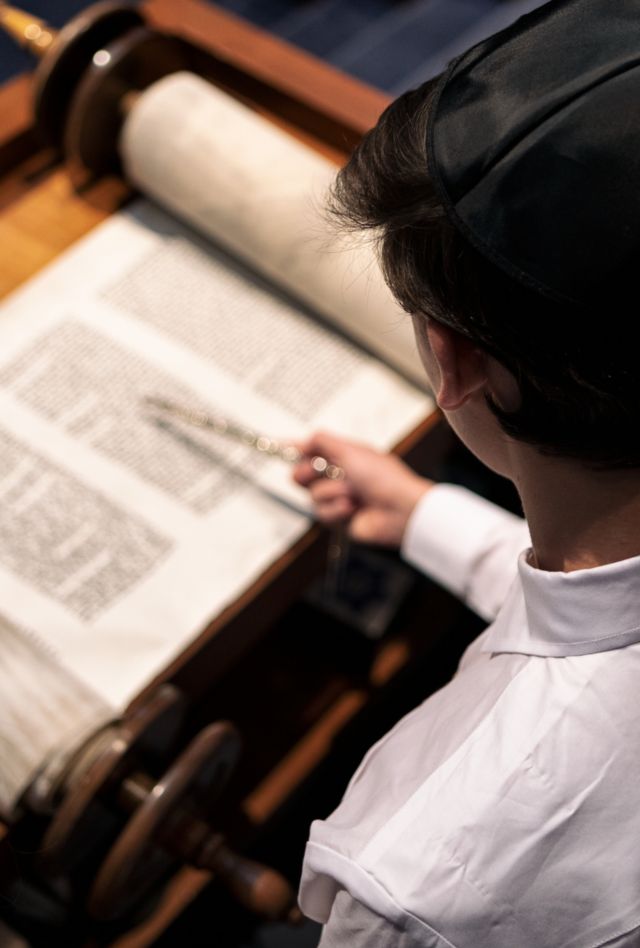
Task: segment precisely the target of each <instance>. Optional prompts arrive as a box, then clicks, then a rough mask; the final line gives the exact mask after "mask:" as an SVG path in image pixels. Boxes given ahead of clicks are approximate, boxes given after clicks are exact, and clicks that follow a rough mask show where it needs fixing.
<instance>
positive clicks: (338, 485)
mask: <svg viewBox="0 0 640 948" xmlns="http://www.w3.org/2000/svg"><path fill="white" fill-rule="evenodd" d="M309 492H310V494H311V498H312V500H313V502H314V504H319V503H322V502H323V501H325V500H334V499H335V498H336V497H349V499H352V498H351V491H350V489H349V485H348V484H347V482H346V481H330V480H327V479H326V478H325V479H324V480H317V481H314V482H313V483H312V484H310V485H309Z"/></svg>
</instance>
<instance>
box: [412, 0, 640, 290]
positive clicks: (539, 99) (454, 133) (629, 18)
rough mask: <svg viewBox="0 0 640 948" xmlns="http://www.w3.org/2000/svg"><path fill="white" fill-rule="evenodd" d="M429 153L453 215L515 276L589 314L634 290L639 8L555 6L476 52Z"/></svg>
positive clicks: (450, 82)
mask: <svg viewBox="0 0 640 948" xmlns="http://www.w3.org/2000/svg"><path fill="white" fill-rule="evenodd" d="M427 147H428V149H429V160H430V170H431V173H432V175H433V178H434V181H435V184H436V187H437V188H438V189H439V191H440V195H441V198H442V200H443V201H444V204H445V207H446V209H447V213H448V215H449V217H450V219H451V220H452V222H453V223H454V224H455V225H456V226H457V227H458V228H459V229H460V230H461V231H462V232H463V233H464V235H465V236H466V237H467V239H468V240H469V241H470V242H471V243H472V244H473V245H474V246H475V247H476V248H477V249H478V250H479V251H480V252H481V253H482V254H483V255H484V256H485V257H487V258H489V259H490V260H491V261H493V262H494V263H495V264H496V265H497V266H499V267H501V268H502V269H503V270H505V271H506V272H507V273H509V274H510V275H511V276H512V277H515V278H516V279H517V280H519V281H520V282H522V283H524V284H526V285H528V286H530V287H532V288H533V289H535V290H537V291H538V292H540V293H543V294H545V295H546V296H549V297H552V298H554V299H556V300H559V301H568V302H571V303H574V304H578V305H580V306H583V305H590V304H593V303H594V301H597V300H598V299H602V298H605V296H606V295H607V289H608V288H609V287H614V288H615V290H616V291H617V292H620V291H621V288H622V287H625V286H626V287H630V286H635V284H636V282H637V276H636V274H637V273H638V271H640V2H639V0H552V2H550V3H547V4H545V5H544V6H543V7H540V8H539V9H537V10H535V11H534V12H533V13H531V14H529V15H527V16H525V17H523V18H522V19H520V20H518V21H517V22H516V23H515V24H514V25H513V26H511V27H510V28H509V29H507V30H504V31H503V32H502V33H498V34H497V35H496V36H493V37H491V38H490V39H488V40H486V41H484V42H482V43H480V44H479V45H477V46H475V47H473V49H471V50H469V51H468V52H467V53H465V54H464V55H463V56H461V57H460V58H459V59H457V60H455V61H454V62H453V63H452V64H451V66H450V68H449V69H448V71H447V72H446V73H445V74H444V76H443V77H442V79H441V80H440V82H439V87H438V89H437V91H436V99H435V101H434V106H433V108H432V112H431V118H430V122H429V129H428V132H427ZM632 280H633V283H632V282H631V281H632Z"/></svg>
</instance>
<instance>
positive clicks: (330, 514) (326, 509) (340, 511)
mask: <svg viewBox="0 0 640 948" xmlns="http://www.w3.org/2000/svg"><path fill="white" fill-rule="evenodd" d="M314 509H315V514H316V517H317V519H318V520H320V521H321V522H322V523H327V524H332V523H340V522H341V521H343V520H348V519H349V518H350V517H351V516H353V513H354V510H355V505H354V503H353V501H352V500H350V498H349V497H344V496H343V497H334V498H333V499H331V500H324V501H322V502H321V503H319V504H315V505H314Z"/></svg>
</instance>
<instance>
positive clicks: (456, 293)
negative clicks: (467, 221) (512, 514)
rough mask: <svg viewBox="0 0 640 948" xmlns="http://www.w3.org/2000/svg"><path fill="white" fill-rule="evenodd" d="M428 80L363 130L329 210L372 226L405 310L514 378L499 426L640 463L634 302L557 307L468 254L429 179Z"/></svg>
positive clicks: (556, 448) (619, 298) (549, 443)
mask: <svg viewBox="0 0 640 948" xmlns="http://www.w3.org/2000/svg"><path fill="white" fill-rule="evenodd" d="M434 87H435V80H433V81H431V82H429V83H426V84H425V85H423V86H421V87H420V88H419V89H416V90H413V91H410V92H407V93H405V94H404V95H402V96H400V98H399V99H397V100H396V101H395V102H393V103H392V104H391V105H390V106H389V108H387V109H386V111H385V112H384V113H383V114H382V116H381V118H380V120H379V121H378V123H377V125H376V126H375V128H373V129H372V130H371V131H370V132H368V134H367V135H365V137H364V138H363V140H362V142H361V143H360V144H359V146H358V147H357V148H356V150H355V152H354V153H353V155H352V157H351V159H350V160H349V162H348V163H347V165H346V166H345V167H344V168H343V169H342V171H341V172H340V173H339V175H338V178H337V181H336V184H335V186H334V190H333V195H332V200H331V212H332V214H333V215H334V216H335V217H337V218H338V220H339V221H340V223H341V224H342V225H346V226H348V227H349V228H358V229H360V228H367V229H368V228H373V229H376V230H377V231H378V234H379V241H380V243H379V250H380V258H381V263H382V268H383V271H384V274H385V278H386V280H387V282H388V284H389V286H390V288H391V290H392V292H393V293H394V295H395V296H396V298H397V299H398V301H399V302H400V304H401V305H402V306H403V307H404V309H405V310H407V312H409V313H411V314H412V315H424V316H429V317H432V318H433V319H435V320H439V321H441V322H443V323H446V324H447V325H449V326H451V327H453V328H454V329H456V330H457V331H459V332H461V333H462V334H463V335H465V336H467V337H469V338H471V339H472V340H473V341H474V342H475V343H476V344H477V345H478V346H480V347H482V348H484V349H485V350H486V351H487V352H489V353H490V354H491V355H493V356H494V357H495V358H496V359H498V360H499V361H500V362H501V363H502V364H503V365H505V366H506V367H507V368H508V369H510V370H511V372H512V373H513V374H514V375H515V377H516V379H517V381H518V383H519V386H520V391H521V396H522V397H521V406H520V408H519V409H518V410H517V411H515V412H511V413H507V412H504V411H502V410H501V409H500V408H499V407H498V406H497V405H495V404H494V403H492V402H491V401H489V404H490V407H491V409H492V411H493V412H494V413H495V415H496V416H497V417H498V419H499V421H500V423H501V425H502V427H503V428H504V430H505V431H506V432H508V433H509V434H510V435H511V436H513V437H514V438H516V439H519V440H522V441H527V442H529V443H531V444H534V445H536V446H538V447H539V448H540V449H541V450H543V451H544V452H545V453H548V454H554V455H558V456H564V457H573V458H579V459H581V460H583V461H585V462H587V463H588V464H590V465H592V466H595V467H599V468H625V467H626V468H630V467H637V466H640V439H637V437H636V431H637V428H638V426H639V424H640V384H639V382H640V379H639V376H638V373H637V370H636V368H635V366H636V363H637V361H638V354H637V352H636V347H635V344H634V343H635V325H634V321H635V319H636V318H637V315H636V309H637V308H638V306H640V303H637V304H636V305H635V306H634V307H633V308H632V305H631V303H630V302H629V295H628V294H627V293H623V292H622V288H620V289H619V291H618V292H617V293H616V292H614V290H610V291H608V297H607V299H606V300H604V301H602V300H599V301H597V302H596V303H594V305H593V308H591V309H585V308H582V307H580V308H578V307H574V306H571V305H567V304H563V303H558V302H555V301H552V300H549V299H546V298H545V297H543V296H541V295H540V294H538V293H537V292H536V291H534V290H531V289H529V288H527V287H525V286H524V285H521V284H519V283H518V282H516V281H515V280H514V279H512V278H511V277H509V276H507V275H506V273H504V272H503V271H502V270H500V269H499V268H498V267H497V266H495V265H494V264H492V263H490V262H489V261H488V260H487V259H485V258H484V257H483V256H482V255H481V254H480V253H479V252H478V251H477V250H475V248H474V247H473V246H472V245H471V244H470V243H469V242H468V241H467V240H466V239H465V238H464V237H463V236H462V235H461V234H460V233H459V231H458V230H457V229H456V228H455V227H454V226H453V224H452V223H451V222H450V221H449V219H448V217H447V215H446V212H445V210H444V207H443V206H442V203H441V201H440V199H439V197H438V194H437V192H436V189H435V187H434V185H433V182H432V180H431V177H430V175H429V169H428V167H427V152H426V131H427V121H428V117H429V110H430V104H431V101H432V98H433V91H434ZM548 226H549V227H552V226H553V221H549V222H548ZM541 239H544V237H542V238H541Z"/></svg>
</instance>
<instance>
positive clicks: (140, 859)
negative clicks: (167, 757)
mask: <svg viewBox="0 0 640 948" xmlns="http://www.w3.org/2000/svg"><path fill="white" fill-rule="evenodd" d="M239 748H240V741H239V737H238V734H237V732H236V730H235V729H234V728H233V726H232V725H231V724H228V723H226V722H220V723H217V724H212V725H209V727H206V728H205V729H204V730H203V731H201V732H200V733H199V734H198V735H197V736H196V737H195V738H194V739H193V740H192V741H191V743H190V744H189V745H188V747H187V748H186V750H185V751H184V752H183V753H182V754H181V755H180V756H179V757H178V758H177V760H176V761H175V763H174V764H172V766H171V767H170V768H169V770H168V771H167V773H166V774H165V775H164V776H163V777H161V778H160V779H159V780H157V781H154V780H153V779H152V778H151V777H149V776H148V775H147V774H144V773H141V772H134V773H131V774H129V775H127V776H126V777H125V778H124V779H123V781H122V784H121V786H120V789H119V791H118V803H119V805H120V807H121V808H122V809H125V810H127V811H129V812H130V813H132V816H131V818H130V819H129V821H128V823H127V824H126V826H125V828H124V830H123V831H122V832H121V834H120V836H119V837H118V839H117V840H116V842H115V843H114V845H113V846H112V848H111V850H110V851H109V853H108V854H107V856H106V859H105V860H104V862H103V863H102V865H101V867H100V870H99V872H98V875H97V878H96V881H95V883H94V885H93V888H92V891H91V893H90V896H89V902H88V908H89V912H90V914H91V915H92V916H93V917H94V918H97V919H100V920H101V921H110V920H112V919H115V918H117V917H118V916H120V915H122V914H124V913H125V912H126V911H127V910H128V909H129V908H131V907H133V906H134V905H135V904H136V903H137V902H139V901H140V900H141V899H142V898H144V896H145V895H146V894H147V893H148V892H149V891H150V889H151V888H152V886H153V884H154V883H156V882H158V881H159V880H160V879H162V878H164V877H166V875H167V874H168V873H170V872H171V871H172V870H173V869H175V867H176V865H184V864H190V865H192V866H195V867H196V868H198V869H205V870H208V871H210V872H213V873H214V874H215V876H216V877H217V878H218V879H219V880H220V881H221V882H222V883H224V884H225V885H226V886H227V887H228V889H229V890H230V891H231V892H232V893H233V895H234V896H235V897H236V898H237V899H238V901H240V902H241V903H242V904H243V905H244V906H245V907H246V908H248V909H249V910H250V911H252V912H254V913H256V914H258V915H261V916H263V917H265V918H268V919H272V920H275V919H287V920H289V921H292V922H295V921H298V920H299V918H300V914H299V912H298V909H297V907H296V902H295V894H294V892H293V890H292V888H291V886H290V885H289V883H288V882H287V881H286V879H284V877H283V876H281V875H280V874H279V873H277V872H276V871H275V870H273V869H269V868H268V867H266V866H262V865H260V864H259V863H256V862H252V861H251V860H247V859H244V858H243V857H242V856H239V855H238V854H236V853H234V852H233V851H232V850H231V849H230V848H229V847H228V846H227V844H226V842H225V840H224V837H223V836H221V835H220V834H219V833H214V832H212V830H211V827H210V826H209V824H208V823H207V822H206V820H204V819H202V818H201V817H200V815H199V814H200V813H205V814H206V813H207V812H208V811H210V809H211V805H212V803H213V802H214V801H215V799H216V798H217V796H218V794H219V793H220V791H221V790H222V788H223V786H224V784H225V783H226V781H227V778H228V776H229V774H230V772H231V770H232V769H233V766H234V764H235V762H236V759H237V757H238V753H239Z"/></svg>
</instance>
